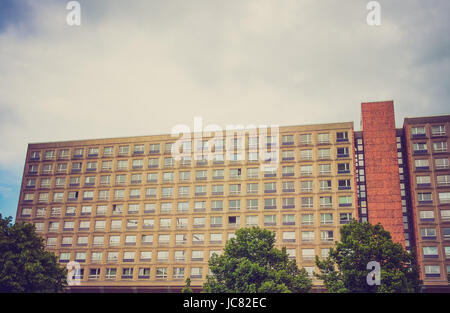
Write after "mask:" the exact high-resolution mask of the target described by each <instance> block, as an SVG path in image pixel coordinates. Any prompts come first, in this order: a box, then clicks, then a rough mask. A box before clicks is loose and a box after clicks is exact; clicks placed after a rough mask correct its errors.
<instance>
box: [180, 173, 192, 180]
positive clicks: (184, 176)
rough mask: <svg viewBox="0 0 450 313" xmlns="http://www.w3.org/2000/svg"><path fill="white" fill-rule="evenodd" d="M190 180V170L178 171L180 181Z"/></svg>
mask: <svg viewBox="0 0 450 313" xmlns="http://www.w3.org/2000/svg"><path fill="white" fill-rule="evenodd" d="M188 180H191V172H188V171H183V172H180V181H188Z"/></svg>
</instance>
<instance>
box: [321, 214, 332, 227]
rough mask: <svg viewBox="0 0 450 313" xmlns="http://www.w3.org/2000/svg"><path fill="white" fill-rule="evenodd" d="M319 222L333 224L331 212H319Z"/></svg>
mask: <svg viewBox="0 0 450 313" xmlns="http://www.w3.org/2000/svg"><path fill="white" fill-rule="evenodd" d="M320 224H322V225H329V224H333V214H332V213H321V214H320Z"/></svg>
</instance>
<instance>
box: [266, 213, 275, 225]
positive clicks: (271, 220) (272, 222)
mask: <svg viewBox="0 0 450 313" xmlns="http://www.w3.org/2000/svg"><path fill="white" fill-rule="evenodd" d="M276 225H277V216H276V215H264V226H276Z"/></svg>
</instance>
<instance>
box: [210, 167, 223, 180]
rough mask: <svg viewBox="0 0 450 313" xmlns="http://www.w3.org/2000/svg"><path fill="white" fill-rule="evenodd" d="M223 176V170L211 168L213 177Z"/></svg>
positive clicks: (221, 177)
mask: <svg viewBox="0 0 450 313" xmlns="http://www.w3.org/2000/svg"><path fill="white" fill-rule="evenodd" d="M224 177H225V176H224V170H222V169H220V170H213V179H223V178H224Z"/></svg>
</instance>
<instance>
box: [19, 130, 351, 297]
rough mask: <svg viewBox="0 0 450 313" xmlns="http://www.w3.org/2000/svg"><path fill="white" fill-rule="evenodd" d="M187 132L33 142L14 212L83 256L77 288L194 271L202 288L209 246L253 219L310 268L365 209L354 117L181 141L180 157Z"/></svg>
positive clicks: (67, 256)
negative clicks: (346, 120)
mask: <svg viewBox="0 0 450 313" xmlns="http://www.w3.org/2000/svg"><path fill="white" fill-rule="evenodd" d="M193 137H194V138H195V136H193ZM177 139H178V138H174V137H172V136H170V135H161V136H145V137H132V138H116V139H101V140H83V141H68V142H55V143H38V144H30V145H29V146H28V152H27V157H26V162H25V169H24V175H23V181H22V189H21V195H20V200H19V206H18V212H17V217H16V220H17V221H26V222H31V223H33V224H34V225H35V226H36V229H37V231H38V232H39V233H40V234H41V235H42V236H43V238H44V240H45V243H46V246H47V248H48V249H49V250H51V251H54V252H55V254H56V255H57V256H58V257H59V261H60V262H61V263H62V264H66V263H67V264H69V263H70V264H72V263H71V262H76V263H74V264H76V265H77V266H79V268H77V269H76V270H75V271H74V273H75V274H76V275H75V278H79V280H80V281H79V282H80V285H79V286H77V285H74V286H72V287H71V288H72V289H76V288H84V290H88V289H91V290H97V291H98V290H109V289H113V290H117V289H118V290H121V289H123V290H127V289H128V290H129V289H130V288H134V289H135V290H150V291H151V290H154V291H171V290H172V291H177V290H179V289H180V288H181V287H182V286H183V285H184V280H185V278H186V277H190V278H191V280H192V286H193V287H194V289H195V288H197V289H198V288H201V285H202V284H203V281H204V280H205V278H206V275H207V274H208V266H207V263H208V259H209V257H210V255H212V253H218V254H220V253H221V251H222V249H223V247H224V245H225V242H226V241H227V239H229V238H230V237H232V236H233V235H234V232H235V230H236V229H237V228H239V227H250V226H260V227H265V228H268V229H270V230H273V231H274V232H275V233H276V246H277V247H278V248H281V247H286V249H287V252H288V254H289V255H290V257H292V258H295V259H296V260H297V263H298V265H299V266H300V267H303V268H305V269H306V270H307V271H308V272H309V273H312V271H314V259H315V255H319V256H326V255H327V254H328V251H329V248H330V247H332V246H333V244H334V242H335V241H336V240H339V227H340V226H341V225H343V224H346V223H348V222H349V221H351V219H352V218H357V207H358V205H357V203H358V202H357V196H356V189H355V186H356V181H355V169H354V165H353V164H354V161H353V160H354V145H353V143H354V132H353V123H334V124H322V125H309V126H287V127H280V128H279V129H278V130H277V132H276V134H275V135H273V134H272V133H269V134H265V135H260V134H256V135H255V134H251V133H244V134H242V133H241V134H232V135H231V137H230V135H229V134H227V136H226V138H217V135H216V136H215V137H214V138H213V137H206V136H205V137H203V138H201V139H197V141H196V140H185V141H183V140H182V141H181V145H180V146H181V149H179V150H177V151H181V152H182V153H181V155H179V158H176V157H174V154H173V150H172V149H173V147H174V145H175V143H176V142H177ZM179 143H180V142H179ZM205 151H208V153H205ZM205 155H209V156H210V157H205ZM274 161H275V162H274ZM71 266H72V265H71Z"/></svg>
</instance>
